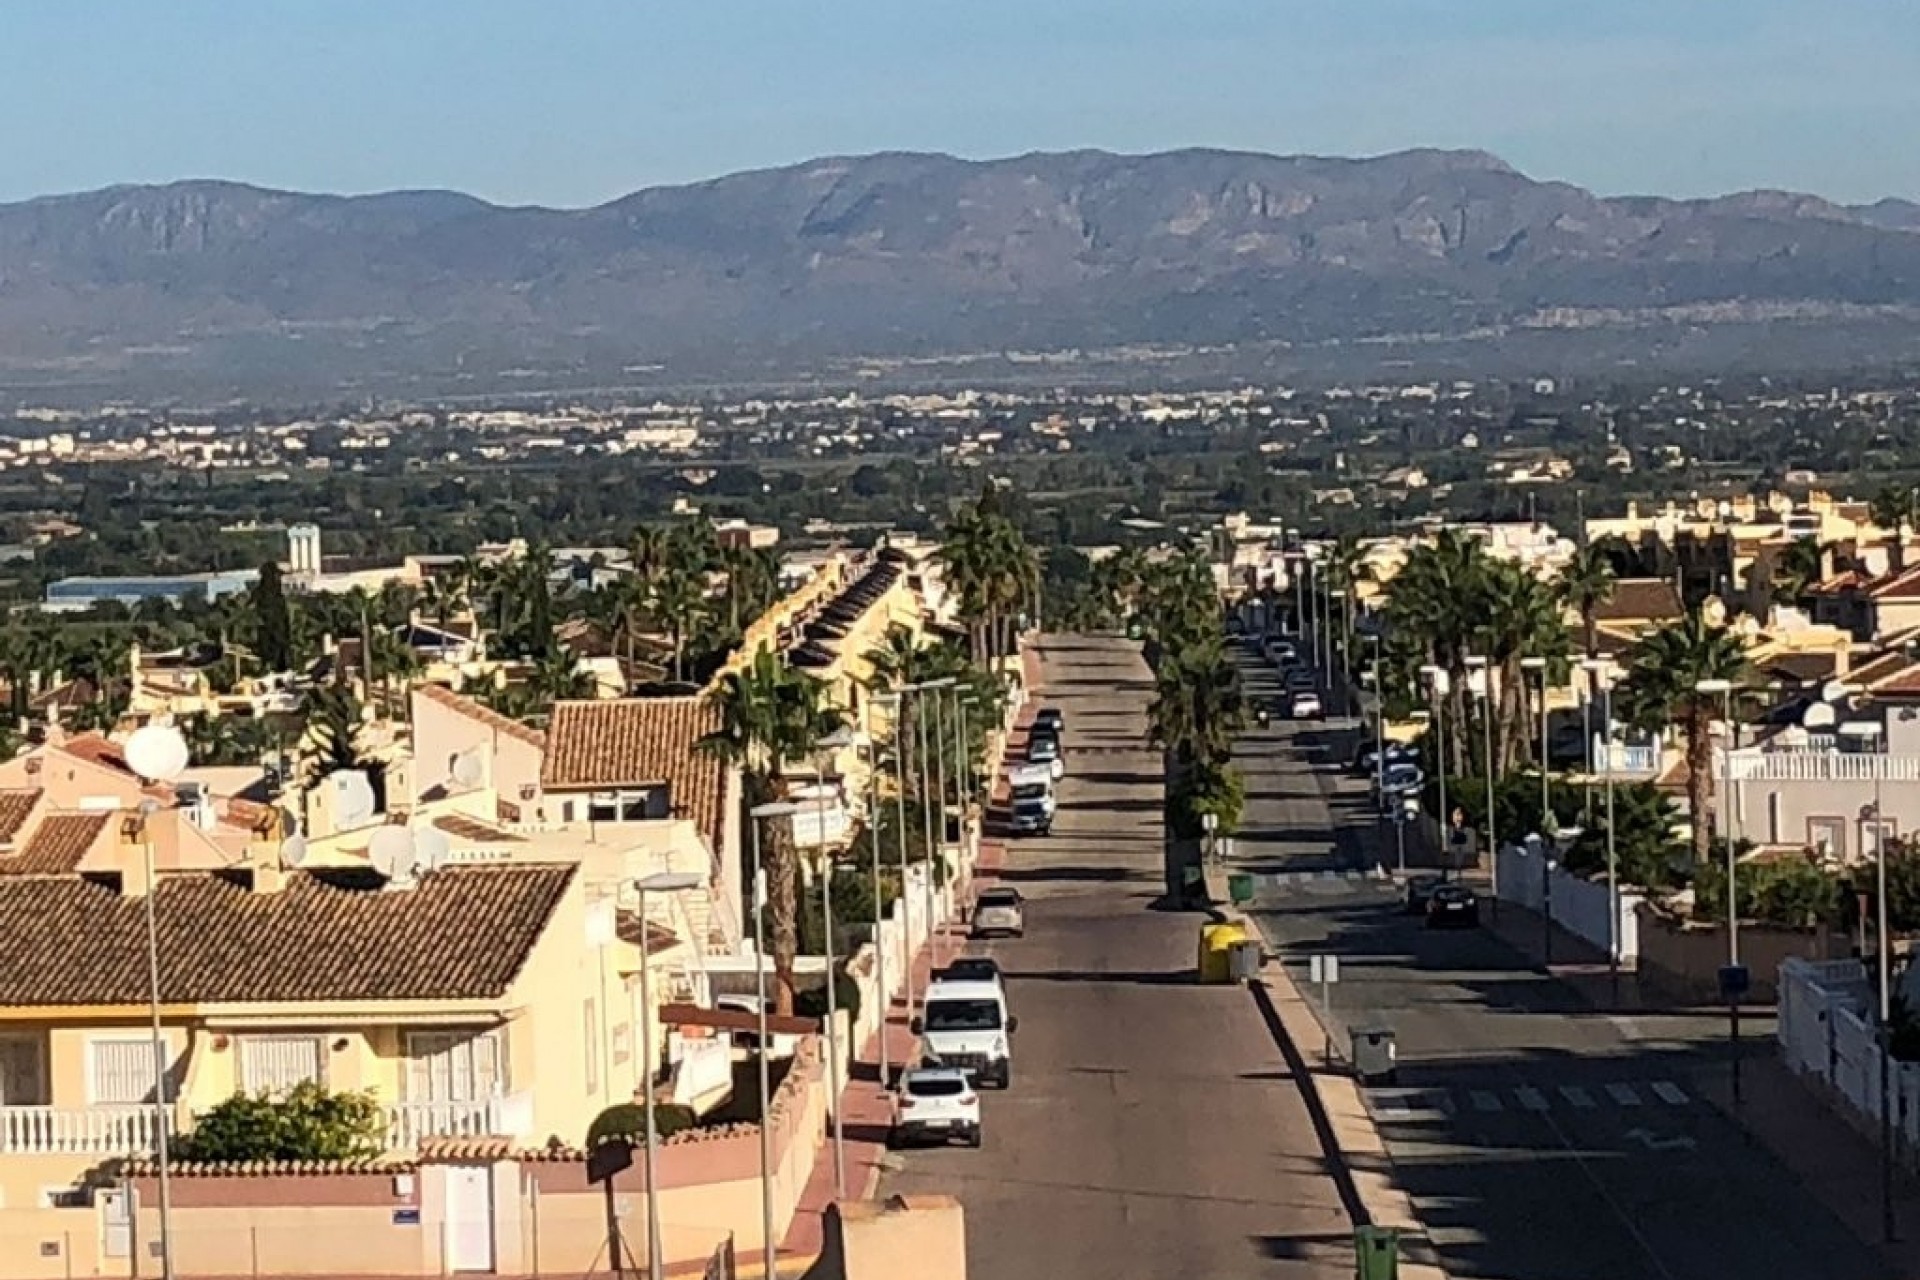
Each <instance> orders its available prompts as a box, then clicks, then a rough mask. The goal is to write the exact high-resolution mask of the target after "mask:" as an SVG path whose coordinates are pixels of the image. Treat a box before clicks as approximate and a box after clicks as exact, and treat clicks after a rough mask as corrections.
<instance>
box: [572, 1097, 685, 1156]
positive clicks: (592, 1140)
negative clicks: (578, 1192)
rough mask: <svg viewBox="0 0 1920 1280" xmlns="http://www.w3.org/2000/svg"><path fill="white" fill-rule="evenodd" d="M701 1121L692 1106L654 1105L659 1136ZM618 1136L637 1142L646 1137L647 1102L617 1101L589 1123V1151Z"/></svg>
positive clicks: (666, 1135) (655, 1131) (654, 1116)
mask: <svg viewBox="0 0 1920 1280" xmlns="http://www.w3.org/2000/svg"><path fill="white" fill-rule="evenodd" d="M699 1122H700V1118H699V1117H698V1116H696V1115H694V1114H693V1108H692V1107H683V1106H681V1105H680V1104H679V1103H677V1102H655V1103H654V1104H653V1131H654V1133H655V1134H656V1135H658V1136H659V1137H662V1138H665V1137H669V1136H671V1135H672V1134H676V1133H679V1132H680V1131H681V1130H682V1129H691V1128H693V1127H694V1126H695V1125H697V1124H699ZM616 1138H624V1139H626V1140H628V1141H630V1142H633V1143H636V1144H637V1143H642V1142H645V1141H646V1140H647V1108H646V1105H645V1104H644V1103H639V1102H616V1103H614V1104H613V1105H612V1106H610V1107H608V1108H607V1109H606V1110H605V1111H602V1112H601V1113H600V1114H599V1115H597V1116H595V1117H594V1118H593V1123H592V1124H590V1125H588V1126H587V1149H588V1150H589V1151H591V1150H592V1149H593V1148H595V1147H597V1146H599V1145H600V1144H601V1143H603V1142H610V1141H613V1140H614V1139H616Z"/></svg>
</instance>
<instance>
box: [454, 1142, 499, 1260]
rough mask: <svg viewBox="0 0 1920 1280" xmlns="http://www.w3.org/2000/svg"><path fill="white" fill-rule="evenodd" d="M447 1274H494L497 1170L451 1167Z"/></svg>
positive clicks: (482, 1167)
mask: <svg viewBox="0 0 1920 1280" xmlns="http://www.w3.org/2000/svg"><path fill="white" fill-rule="evenodd" d="M447 1270H449V1271H469V1272H471V1271H491V1270H493V1170H492V1169H491V1168H490V1167H489V1166H487V1165H484V1164H453V1165H448V1166H447Z"/></svg>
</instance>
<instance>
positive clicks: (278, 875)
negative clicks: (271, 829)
mask: <svg viewBox="0 0 1920 1280" xmlns="http://www.w3.org/2000/svg"><path fill="white" fill-rule="evenodd" d="M247 875H248V880H249V882H250V883H251V885H252V888H253V891H254V892H255V893H279V892H280V891H281V890H282V889H284V888H286V887H287V869H286V866H285V865H284V864H282V863H281V861H280V842H279V841H277V840H270V839H256V840H253V841H251V842H250V843H248V845H247Z"/></svg>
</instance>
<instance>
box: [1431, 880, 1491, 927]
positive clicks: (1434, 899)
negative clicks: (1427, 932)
mask: <svg viewBox="0 0 1920 1280" xmlns="http://www.w3.org/2000/svg"><path fill="white" fill-rule="evenodd" d="M1479 923H1480V899H1479V897H1478V896H1477V895H1476V894H1475V893H1474V891H1473V890H1471V889H1469V888H1467V886H1465V885H1463V884H1459V883H1448V884H1443V885H1440V886H1438V887H1436V888H1435V889H1434V891H1433V894H1432V896H1430V897H1429V898H1428V899H1427V927H1428V928H1429V929H1444V928H1448V927H1450V926H1458V927H1466V926H1469V925H1476V924H1479Z"/></svg>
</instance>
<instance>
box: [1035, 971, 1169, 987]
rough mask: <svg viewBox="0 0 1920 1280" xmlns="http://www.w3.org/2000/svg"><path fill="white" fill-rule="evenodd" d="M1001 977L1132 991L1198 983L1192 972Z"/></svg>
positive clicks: (1053, 973)
mask: <svg viewBox="0 0 1920 1280" xmlns="http://www.w3.org/2000/svg"><path fill="white" fill-rule="evenodd" d="M1003 972H1004V973H1005V976H1006V977H1007V978H1008V979H1009V980H1011V981H1015V982H1077V983H1088V984H1105V983H1126V984H1128V985H1131V986H1136V987H1191V986H1193V985H1194V984H1195V983H1196V982H1198V981H1199V975H1197V974H1196V973H1195V972H1194V971H1193V970H1192V969H1169V970H1147V971H1128V970H1123V969H1115V970H1111V971H1105V972H1103V971H1100V970H1093V969H1087V970H1081V969H1008V970H1004V971H1003Z"/></svg>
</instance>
